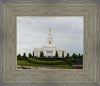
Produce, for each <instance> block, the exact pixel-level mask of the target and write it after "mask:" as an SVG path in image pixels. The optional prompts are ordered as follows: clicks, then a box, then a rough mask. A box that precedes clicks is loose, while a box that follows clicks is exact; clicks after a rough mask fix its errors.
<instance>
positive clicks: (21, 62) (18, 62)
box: [17, 60, 73, 69]
mask: <svg viewBox="0 0 100 86" xmlns="http://www.w3.org/2000/svg"><path fill="white" fill-rule="evenodd" d="M17 65H21V66H22V68H23V69H26V68H24V66H42V67H58V68H64V69H73V67H72V66H70V65H68V64H66V65H62V64H61V65H60V64H59V65H49V64H46V65H45V64H35V63H33V62H32V63H30V62H28V61H25V60H19V61H17Z"/></svg>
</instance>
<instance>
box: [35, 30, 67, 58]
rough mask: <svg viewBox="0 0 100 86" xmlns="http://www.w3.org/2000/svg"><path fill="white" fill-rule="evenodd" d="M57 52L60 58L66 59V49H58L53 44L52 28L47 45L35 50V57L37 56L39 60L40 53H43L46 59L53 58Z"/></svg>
mask: <svg viewBox="0 0 100 86" xmlns="http://www.w3.org/2000/svg"><path fill="white" fill-rule="evenodd" d="M56 51H57V53H58V57H59V58H64V57H65V55H66V48H58V47H57V46H56V45H54V44H53V37H52V33H51V28H49V34H48V38H47V44H46V45H44V46H43V47H42V48H34V56H36V57H37V58H38V57H40V52H43V53H44V56H45V57H53V56H55V54H56Z"/></svg>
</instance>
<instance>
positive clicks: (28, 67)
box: [17, 65, 64, 69]
mask: <svg viewBox="0 0 100 86" xmlns="http://www.w3.org/2000/svg"><path fill="white" fill-rule="evenodd" d="M22 67H23V68H24V69H25V68H26V69H64V68H58V67H41V66H21V65H17V68H18V69H22Z"/></svg>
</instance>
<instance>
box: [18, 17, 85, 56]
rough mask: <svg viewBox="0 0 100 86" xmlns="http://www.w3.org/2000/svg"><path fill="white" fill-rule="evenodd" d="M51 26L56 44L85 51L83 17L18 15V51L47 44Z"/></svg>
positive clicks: (76, 50)
mask: <svg viewBox="0 0 100 86" xmlns="http://www.w3.org/2000/svg"><path fill="white" fill-rule="evenodd" d="M50 27H51V30H52V35H53V38H54V44H56V45H57V46H58V47H63V48H66V50H67V52H69V53H70V54H72V53H73V52H75V53H81V54H82V53H83V17H17V53H21V54H22V53H23V52H26V53H27V54H28V53H29V52H32V51H33V49H34V48H39V47H42V46H43V45H45V44H46V41H47V36H48V33H49V28H50Z"/></svg>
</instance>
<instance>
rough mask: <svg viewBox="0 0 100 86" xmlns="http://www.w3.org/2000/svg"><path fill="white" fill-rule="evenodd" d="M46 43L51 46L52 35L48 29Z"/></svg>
mask: <svg viewBox="0 0 100 86" xmlns="http://www.w3.org/2000/svg"><path fill="white" fill-rule="evenodd" d="M47 43H48V45H51V44H53V37H52V34H51V28H49V34H48V38H47Z"/></svg>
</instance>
